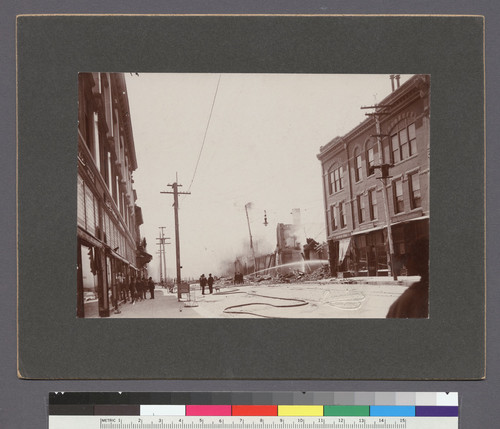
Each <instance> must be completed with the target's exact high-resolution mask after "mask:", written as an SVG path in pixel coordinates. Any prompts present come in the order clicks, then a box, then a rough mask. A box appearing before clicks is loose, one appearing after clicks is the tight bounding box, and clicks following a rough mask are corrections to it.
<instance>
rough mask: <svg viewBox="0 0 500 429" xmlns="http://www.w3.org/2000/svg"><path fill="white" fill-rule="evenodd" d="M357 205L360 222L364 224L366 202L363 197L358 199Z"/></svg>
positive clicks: (359, 196)
mask: <svg viewBox="0 0 500 429" xmlns="http://www.w3.org/2000/svg"><path fill="white" fill-rule="evenodd" d="M356 203H357V206H358V222H359V223H363V222H364V221H365V202H364V200H363V196H362V195H358V196H357V197H356Z"/></svg>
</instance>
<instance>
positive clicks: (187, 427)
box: [49, 416, 458, 429]
mask: <svg viewBox="0 0 500 429" xmlns="http://www.w3.org/2000/svg"><path fill="white" fill-rule="evenodd" d="M173 419H174V417H172V416H149V417H131V416H121V417H116V416H114V417H112V416H109V417H99V416H49V429H66V428H68V427H71V428H72V429H129V428H130V429H348V428H352V429H390V428H394V429H423V428H425V429H457V428H458V417H405V418H401V417H386V418H379V417H362V418H359V417H322V418H320V419H318V418H317V417H301V418H296V417H249V418H245V419H241V418H234V417H230V418H229V419H228V418H227V417H224V418H223V417H208V418H201V419H200V418H199V417H189V416H186V417H183V418H181V419H176V420H173ZM193 419H194V420H193ZM242 420H243V421H242Z"/></svg>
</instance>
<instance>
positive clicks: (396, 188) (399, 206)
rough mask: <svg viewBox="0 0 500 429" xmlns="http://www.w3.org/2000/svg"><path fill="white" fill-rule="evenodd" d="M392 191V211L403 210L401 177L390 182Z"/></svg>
mask: <svg viewBox="0 0 500 429" xmlns="http://www.w3.org/2000/svg"><path fill="white" fill-rule="evenodd" d="M392 192H393V197H394V213H402V212H404V210H405V207H404V200H403V182H402V181H401V179H398V180H394V181H393V182H392Z"/></svg>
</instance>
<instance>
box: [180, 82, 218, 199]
mask: <svg viewBox="0 0 500 429" xmlns="http://www.w3.org/2000/svg"><path fill="white" fill-rule="evenodd" d="M221 76H222V75H221V74H219V80H218V81H217V88H215V94H214V99H213V100H212V107H211V109H210V115H209V117H208V122H207V127H206V128H205V135H204V136H203V142H202V144H201V148H200V153H199V154H198V160H197V161H196V166H195V168H194V173H193V178H192V179H191V183H190V184H189V188H188V192H189V191H190V190H191V186H192V185H193V182H194V178H195V176H196V171H197V170H198V164H199V163H200V158H201V153H202V152H203V147H204V146H205V140H206V138H207V132H208V127H209V126H210V121H211V119H212V112H213V111H214V105H215V99H216V98H217V92H218V91H219V84H220V78H221Z"/></svg>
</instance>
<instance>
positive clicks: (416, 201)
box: [408, 173, 422, 209]
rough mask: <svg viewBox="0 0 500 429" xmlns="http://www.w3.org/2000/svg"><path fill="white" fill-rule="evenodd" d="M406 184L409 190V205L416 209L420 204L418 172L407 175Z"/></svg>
mask: <svg viewBox="0 0 500 429" xmlns="http://www.w3.org/2000/svg"><path fill="white" fill-rule="evenodd" d="M408 186H409V190H410V207H411V208H412V209H416V208H417V207H420V206H421V204H422V201H421V198H420V179H419V177H418V173H413V174H409V175H408Z"/></svg>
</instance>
